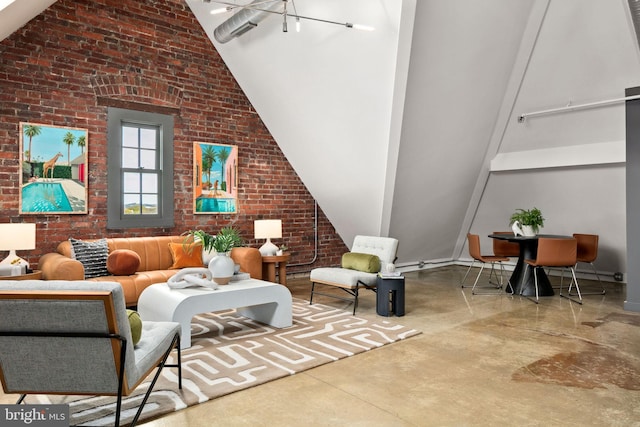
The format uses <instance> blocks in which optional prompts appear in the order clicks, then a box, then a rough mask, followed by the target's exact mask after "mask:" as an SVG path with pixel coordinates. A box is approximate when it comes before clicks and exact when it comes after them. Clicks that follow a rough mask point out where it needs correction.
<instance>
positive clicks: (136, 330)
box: [127, 309, 142, 345]
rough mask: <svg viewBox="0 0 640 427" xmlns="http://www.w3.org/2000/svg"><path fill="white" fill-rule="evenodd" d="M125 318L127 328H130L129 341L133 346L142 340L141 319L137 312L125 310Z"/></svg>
mask: <svg viewBox="0 0 640 427" xmlns="http://www.w3.org/2000/svg"><path fill="white" fill-rule="evenodd" d="M127 317H128V318H129V326H130V327H131V339H132V340H133V345H136V344H138V343H139V342H140V338H142V319H140V315H139V314H138V312H137V311H133V310H129V309H127Z"/></svg>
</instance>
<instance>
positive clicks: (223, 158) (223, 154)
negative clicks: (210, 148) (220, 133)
mask: <svg viewBox="0 0 640 427" xmlns="http://www.w3.org/2000/svg"><path fill="white" fill-rule="evenodd" d="M217 157H218V160H220V177H221V178H222V189H223V190H225V191H226V189H227V188H226V187H227V183H226V181H225V176H224V164H225V163H226V162H227V159H228V158H229V149H228V148H221V149H220V150H219V151H218V154H217Z"/></svg>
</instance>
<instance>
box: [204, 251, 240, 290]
mask: <svg viewBox="0 0 640 427" xmlns="http://www.w3.org/2000/svg"><path fill="white" fill-rule="evenodd" d="M234 269H235V263H234V262H233V260H232V259H231V257H230V256H229V254H228V253H223V254H216V256H214V257H213V258H212V259H211V261H209V271H211V275H212V276H213V281H214V282H216V283H217V284H218V285H226V284H227V283H229V281H230V280H231V278H232V277H233V272H234Z"/></svg>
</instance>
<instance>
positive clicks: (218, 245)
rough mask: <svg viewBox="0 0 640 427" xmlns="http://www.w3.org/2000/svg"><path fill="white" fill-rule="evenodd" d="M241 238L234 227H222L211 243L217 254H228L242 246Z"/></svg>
mask: <svg viewBox="0 0 640 427" xmlns="http://www.w3.org/2000/svg"><path fill="white" fill-rule="evenodd" d="M242 243H243V242H242V237H240V232H239V231H238V229H237V228H235V227H222V228H221V229H220V231H219V232H218V234H217V235H216V237H215V239H214V241H213V249H214V250H215V251H216V252H218V253H222V252H229V251H230V250H231V249H233V248H235V247H237V246H242Z"/></svg>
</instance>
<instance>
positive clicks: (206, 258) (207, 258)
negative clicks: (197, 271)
mask: <svg viewBox="0 0 640 427" xmlns="http://www.w3.org/2000/svg"><path fill="white" fill-rule="evenodd" d="M216 255H217V254H216V251H214V250H213V249H209V250H205V249H204V248H203V249H202V262H203V263H204V265H206V266H208V265H209V263H210V262H211V260H212V259H213V257H214V256H216Z"/></svg>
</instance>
